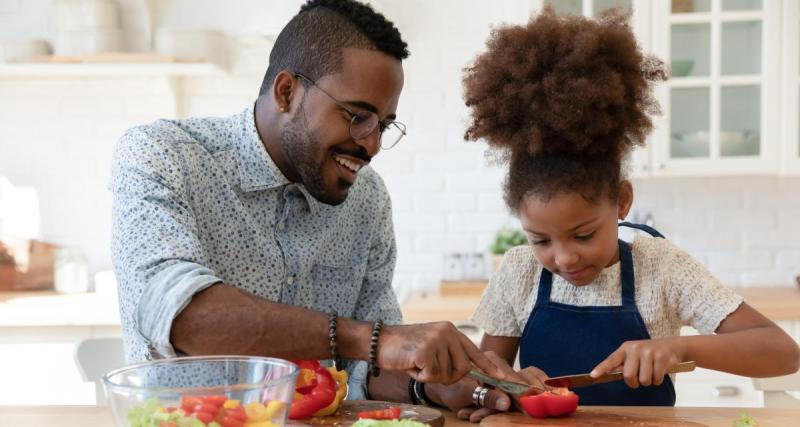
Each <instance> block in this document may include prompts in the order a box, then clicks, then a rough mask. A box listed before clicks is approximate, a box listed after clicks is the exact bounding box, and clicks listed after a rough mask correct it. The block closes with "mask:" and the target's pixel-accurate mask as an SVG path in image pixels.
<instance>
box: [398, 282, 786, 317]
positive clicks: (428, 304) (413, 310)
mask: <svg viewBox="0 0 800 427" xmlns="http://www.w3.org/2000/svg"><path fill="white" fill-rule="evenodd" d="M733 290H734V291H736V292H737V293H738V294H740V295H742V296H743V297H744V298H745V301H747V303H748V304H750V305H751V306H753V307H755V309H756V310H758V311H760V312H761V313H762V314H764V315H765V316H767V317H768V318H770V319H772V320H773V321H776V320H800V289H798V288H797V287H764V288H762V287H758V288H733ZM480 299H481V297H480V294H479V293H476V292H473V293H470V294H469V295H464V296H450V295H440V294H427V295H422V294H417V295H412V296H411V298H409V299H408V301H406V302H405V304H403V306H402V311H403V319H404V320H405V321H406V322H409V323H415V322H429V321H441V320H449V321H452V322H463V321H468V320H469V319H470V317H472V313H473V312H474V311H475V307H477V306H478V302H479V301H480Z"/></svg>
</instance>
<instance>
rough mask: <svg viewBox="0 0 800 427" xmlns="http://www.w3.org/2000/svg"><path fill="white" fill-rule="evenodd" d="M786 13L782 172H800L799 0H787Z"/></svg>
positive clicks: (784, 22)
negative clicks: (799, 127)
mask: <svg viewBox="0 0 800 427" xmlns="http://www.w3.org/2000/svg"><path fill="white" fill-rule="evenodd" d="M782 16H783V28H784V32H783V34H784V37H783V55H782V56H783V59H784V62H783V77H784V78H783V88H784V90H783V91H782V92H783V95H784V98H783V99H784V102H783V109H784V111H783V115H782V116H781V118H782V124H783V125H784V126H783V129H784V130H785V132H786V134H785V136H784V141H785V144H784V151H783V162H782V166H783V172H784V173H788V174H795V175H800V129H798V123H800V1H797V0H791V1H787V2H786V6H785V9H784V13H782Z"/></svg>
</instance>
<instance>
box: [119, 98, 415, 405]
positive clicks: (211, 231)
mask: <svg viewBox="0 0 800 427" xmlns="http://www.w3.org/2000/svg"><path fill="white" fill-rule="evenodd" d="M110 189H111V191H112V192H113V194H114V205H113V230H112V243H111V245H112V253H113V262H114V271H115V273H116V276H117V280H118V282H119V299H120V311H121V313H120V315H121V316H120V317H121V320H122V332H123V335H124V341H125V351H126V355H127V359H128V361H129V362H134V361H142V360H145V359H153V358H161V357H173V356H176V355H177V352H176V351H175V349H174V348H173V347H172V344H171V343H170V340H169V337H170V329H171V326H172V321H173V319H174V318H175V317H176V316H177V315H178V314H179V313H180V312H181V310H183V308H184V307H186V306H187V305H188V304H189V302H190V301H191V298H192V295H193V294H195V293H197V292H199V291H201V290H203V289H205V288H206V287H208V286H211V285H212V284H214V283H218V282H225V283H227V284H230V285H233V286H236V287H238V288H240V289H243V290H245V291H247V292H249V293H252V294H253V295H256V296H259V297H262V298H265V299H268V300H270V301H275V302H281V303H285V304H293V305H296V306H300V307H306V308H310V309H313V310H318V311H323V312H330V311H332V310H335V311H337V312H338V314H339V315H341V316H346V317H351V318H355V319H359V320H376V319H379V318H380V319H383V320H384V322H386V323H388V324H397V323H400V322H401V321H402V319H401V314H400V307H399V305H398V302H397V298H396V296H395V294H394V291H393V289H392V286H391V283H392V274H393V270H394V265H395V259H396V246H395V239H394V231H393V226H392V210H391V203H390V199H389V194H388V192H387V191H386V187H385V186H384V184H383V181H382V180H381V178H380V176H378V174H377V173H375V171H374V170H372V169H371V168H369V167H364V168H362V169H361V171H360V172H359V174H358V179H357V180H356V182H355V184H354V185H353V186H352V187H351V188H350V190H349V193H348V196H347V199H346V200H345V201H344V202H343V203H342V204H340V205H338V206H331V205H326V204H323V203H321V202H319V201H317V200H315V199H314V198H313V197H312V196H311V195H310V194H309V193H308V192H307V191H306V189H305V187H303V185H301V184H297V183H291V182H289V180H288V179H287V178H286V177H285V176H284V175H283V174H282V173H281V171H280V170H279V169H278V167H277V166H276V165H275V163H274V162H273V161H272V159H271V158H270V156H269V154H268V153H267V151H266V149H265V148H264V146H263V144H262V143H261V139H260V138H259V136H258V132H257V131H256V127H255V119H254V116H253V107H252V106H251V107H250V108H248V109H246V110H245V111H243V112H242V113H240V114H236V115H233V116H230V117H220V118H190V119H185V120H159V121H156V122H154V123H151V124H147V125H143V126H138V127H135V128H133V129H130V130H129V131H127V132H126V133H125V135H124V136H123V137H122V138H121V139H120V141H119V142H118V143H117V145H116V150H115V153H114V162H113V167H112V173H111V183H110ZM349 370H350V371H351V385H355V386H356V387H353V388H352V389H351V390H352V391H351V394H352V396H353V397H356V398H357V397H358V396H363V392H365V390H366V389H365V388H364V386H365V378H366V364H365V363H363V362H359V363H351V364H349Z"/></svg>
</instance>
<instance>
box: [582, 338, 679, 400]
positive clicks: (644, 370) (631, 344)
mask: <svg viewBox="0 0 800 427" xmlns="http://www.w3.org/2000/svg"><path fill="white" fill-rule="evenodd" d="M684 354H685V350H684V348H683V345H682V342H681V338H680V337H672V338H659V339H651V340H638V341H626V342H624V343H623V344H622V345H621V346H620V347H619V348H618V349H617V350H616V351H614V352H613V353H611V355H610V356H608V357H607V358H606V359H605V360H604V361H602V362H600V364H598V365H597V366H596V367H595V368H594V369H593V370H592V373H591V375H592V377H593V378H597V377H599V376H600V375H603V374H605V373H607V372H615V371H620V370H621V371H622V374H623V376H624V377H625V384H627V385H628V387H630V388H637V387H639V386H640V385H643V386H649V385H661V383H663V382H664V376H665V375H666V374H667V370H668V369H669V368H671V367H672V366H673V365H675V364H677V363H679V362H682V361H683V357H684Z"/></svg>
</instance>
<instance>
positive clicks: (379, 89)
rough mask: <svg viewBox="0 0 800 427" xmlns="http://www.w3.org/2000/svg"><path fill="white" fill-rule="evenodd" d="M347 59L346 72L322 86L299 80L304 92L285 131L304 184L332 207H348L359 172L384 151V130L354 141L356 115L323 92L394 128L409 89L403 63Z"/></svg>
mask: <svg viewBox="0 0 800 427" xmlns="http://www.w3.org/2000/svg"><path fill="white" fill-rule="evenodd" d="M342 55H343V64H342V70H341V72H340V73H338V74H332V75H327V76H324V77H322V78H320V79H319V80H317V81H316V86H313V85H311V84H310V83H308V82H303V81H300V79H299V78H298V83H302V84H303V85H304V86H305V88H304V89H303V91H304V92H303V93H302V94H301V96H300V97H298V99H297V100H296V101H294V102H293V104H294V105H293V108H292V110H293V111H294V115H293V117H292V119H291V121H290V122H288V123H287V124H286V125H284V127H283V128H282V129H281V146H282V149H283V151H284V153H285V154H286V157H287V159H288V161H289V162H290V163H291V164H292V167H293V168H294V169H295V171H296V172H297V174H298V175H299V177H300V180H301V182H302V183H303V185H304V186H305V187H306V189H307V190H308V192H309V193H310V194H311V195H312V196H314V198H315V199H317V200H319V201H321V202H323V203H327V204H330V205H338V204H340V203H342V202H344V200H345V199H346V198H347V192H348V191H349V189H350V187H351V186H352V185H353V184H354V183H355V180H356V178H357V177H358V171H359V170H360V169H361V168H362V167H363V166H366V165H367V164H368V163H369V162H370V160H371V159H372V157H373V156H375V155H376V154H377V153H378V151H380V129H379V128H378V129H376V130H375V131H374V132H372V133H371V134H370V135H368V136H367V137H365V138H363V139H359V140H354V139H353V138H352V137H351V136H350V120H351V115H350V114H349V113H348V112H347V111H345V110H344V109H343V108H341V107H340V106H339V105H337V104H336V102H334V101H333V100H332V99H331V98H330V97H329V96H328V95H326V94H325V93H323V92H322V91H321V90H324V91H325V92H327V93H328V94H330V95H331V96H333V97H334V98H336V99H337V100H338V101H340V102H341V103H342V104H344V105H345V106H346V107H347V108H348V109H349V110H350V111H352V112H358V111H361V110H369V111H373V112H375V113H376V114H377V115H378V117H379V118H380V119H381V120H382V121H385V122H389V121H392V120H394V118H395V111H396V110H397V103H398V100H399V98H400V91H401V90H402V88H403V69H402V66H401V65H400V61H398V60H397V59H395V58H392V57H390V56H388V55H386V54H384V53H382V52H379V51H372V50H364V49H344V51H343V54H342ZM317 86H318V87H317ZM320 89H321V90H320Z"/></svg>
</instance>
